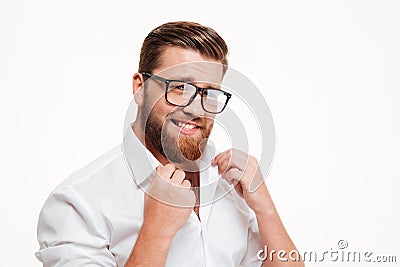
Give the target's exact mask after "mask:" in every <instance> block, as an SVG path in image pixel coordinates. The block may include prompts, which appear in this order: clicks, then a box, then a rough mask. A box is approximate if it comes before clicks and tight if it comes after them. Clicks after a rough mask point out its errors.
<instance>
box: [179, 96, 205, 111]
mask: <svg viewBox="0 0 400 267" xmlns="http://www.w3.org/2000/svg"><path fill="white" fill-rule="evenodd" d="M183 111H184V112H185V113H190V114H192V115H194V116H203V115H204V109H203V107H202V105H201V95H199V94H197V95H196V97H195V98H194V99H193V101H192V103H190V104H189V105H188V106H186V107H184V108H183Z"/></svg>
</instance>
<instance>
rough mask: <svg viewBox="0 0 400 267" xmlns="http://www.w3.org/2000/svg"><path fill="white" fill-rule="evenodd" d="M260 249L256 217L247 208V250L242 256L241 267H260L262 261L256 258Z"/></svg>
mask: <svg viewBox="0 0 400 267" xmlns="http://www.w3.org/2000/svg"><path fill="white" fill-rule="evenodd" d="M261 249H262V244H261V237H260V232H259V230H258V224H257V219H256V215H255V214H254V212H253V210H251V209H250V208H249V228H248V235H247V250H246V254H245V255H244V257H243V259H242V262H241V263H240V266H241V267H260V266H262V264H263V261H262V260H260V259H259V258H258V252H259V251H260V250H261Z"/></svg>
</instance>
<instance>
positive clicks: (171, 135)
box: [141, 101, 213, 164]
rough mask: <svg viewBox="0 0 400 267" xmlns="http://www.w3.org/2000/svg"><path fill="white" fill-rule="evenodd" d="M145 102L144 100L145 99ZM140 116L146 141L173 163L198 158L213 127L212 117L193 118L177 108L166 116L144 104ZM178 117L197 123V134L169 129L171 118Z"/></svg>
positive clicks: (181, 119) (188, 161)
mask: <svg viewBox="0 0 400 267" xmlns="http://www.w3.org/2000/svg"><path fill="white" fill-rule="evenodd" d="M145 103H146V101H145ZM143 111H144V112H143V113H142V116H141V124H142V127H143V130H144V133H145V136H146V142H150V144H151V145H152V146H153V147H154V148H155V149H156V150H157V151H158V152H160V153H161V154H162V155H163V156H164V157H165V158H166V159H168V160H169V161H170V162H173V163H179V164H185V163H188V164H190V163H191V162H193V161H195V160H198V159H199V158H200V157H201V155H202V152H203V150H204V148H205V146H206V144H207V140H208V137H209V136H210V134H211V130H212V127H213V121H212V119H207V118H199V117H196V118H193V116H192V117H190V116H187V115H185V114H184V112H183V111H181V110H179V108H177V110H176V111H173V112H171V113H169V114H168V115H167V116H166V117H163V116H162V115H161V114H158V113H157V110H156V108H152V107H151V106H150V107H149V106H148V105H146V104H145V105H144V108H143ZM178 117H179V118H180V119H179V120H180V121H189V120H192V121H193V122H196V123H197V124H198V125H199V127H200V128H199V130H198V131H200V132H199V134H198V133H196V134H195V135H190V136H189V135H183V134H180V133H179V132H177V131H175V129H174V130H172V131H171V129H169V128H170V127H171V126H172V127H175V126H173V125H172V121H171V119H173V118H178Z"/></svg>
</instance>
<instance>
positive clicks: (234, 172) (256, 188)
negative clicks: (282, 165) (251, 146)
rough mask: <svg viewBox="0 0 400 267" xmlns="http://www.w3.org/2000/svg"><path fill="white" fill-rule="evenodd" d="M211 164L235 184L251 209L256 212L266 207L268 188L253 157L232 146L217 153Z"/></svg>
mask: <svg viewBox="0 0 400 267" xmlns="http://www.w3.org/2000/svg"><path fill="white" fill-rule="evenodd" d="M212 165H213V166H216V165H217V166H218V172H219V173H220V174H222V178H223V179H225V180H226V181H227V182H228V183H229V184H234V185H235V190H236V192H237V193H238V194H239V195H240V196H241V197H242V198H244V200H245V201H246V203H247V205H248V206H249V207H250V208H251V209H252V210H254V211H255V212H257V211H259V210H262V209H265V208H266V207H265V206H264V205H265V204H266V202H265V200H266V199H267V198H268V190H267V187H266V185H265V183H264V179H263V176H262V173H261V171H260V167H259V165H258V162H257V159H256V158H255V157H253V156H250V155H248V154H246V153H244V152H242V151H240V150H237V149H233V148H232V149H229V150H227V151H225V152H222V153H220V154H218V155H217V156H216V157H215V158H214V160H213V161H212Z"/></svg>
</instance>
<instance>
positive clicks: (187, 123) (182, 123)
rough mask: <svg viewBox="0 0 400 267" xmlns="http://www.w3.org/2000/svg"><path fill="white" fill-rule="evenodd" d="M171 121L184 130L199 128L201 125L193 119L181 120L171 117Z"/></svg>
mask: <svg viewBox="0 0 400 267" xmlns="http://www.w3.org/2000/svg"><path fill="white" fill-rule="evenodd" d="M171 122H172V123H173V124H175V125H176V126H178V127H179V128H181V129H182V130H186V131H189V130H194V129H198V128H201V126H200V125H199V124H198V123H196V122H194V121H181V120H177V119H171Z"/></svg>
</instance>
